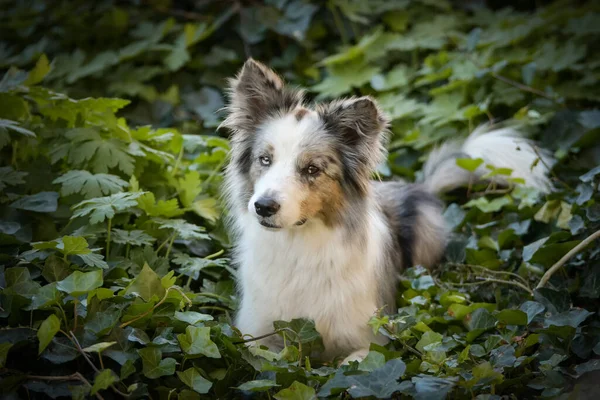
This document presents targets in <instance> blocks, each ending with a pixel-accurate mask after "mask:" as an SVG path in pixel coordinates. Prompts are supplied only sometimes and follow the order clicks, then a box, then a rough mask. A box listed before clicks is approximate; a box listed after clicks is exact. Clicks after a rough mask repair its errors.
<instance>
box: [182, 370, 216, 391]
mask: <svg viewBox="0 0 600 400" xmlns="http://www.w3.org/2000/svg"><path fill="white" fill-rule="evenodd" d="M177 376H178V377H179V379H181V381H182V382H183V383H185V384H186V385H188V386H189V387H190V388H192V389H194V391H196V392H197V393H200V394H206V393H208V391H209V390H210V388H211V387H212V382H211V381H209V380H208V379H206V378H204V377H203V376H202V375H200V373H199V372H198V370H197V369H196V368H193V367H192V368H188V369H186V370H185V371H183V372H179V371H177Z"/></svg>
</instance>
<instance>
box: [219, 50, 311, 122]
mask: <svg viewBox="0 0 600 400" xmlns="http://www.w3.org/2000/svg"><path fill="white" fill-rule="evenodd" d="M229 96H230V99H229V105H228V106H227V110H228V112H229V115H228V116H227V118H226V119H225V121H224V122H223V124H222V125H223V126H225V127H228V128H230V129H232V130H233V131H234V133H252V132H254V131H255V130H256V128H257V126H258V125H259V124H260V123H261V122H263V121H264V120H265V119H267V118H268V117H269V116H270V115H273V114H274V113H275V112H277V111H282V112H284V113H285V112H289V111H291V110H293V109H294V108H296V107H298V106H299V105H300V104H302V97H303V93H302V91H300V90H295V89H291V88H289V87H286V85H285V84H284V82H283V80H282V79H281V78H280V77H279V76H277V74H276V73H275V72H274V71H273V70H271V69H270V68H268V67H266V66H265V65H263V64H261V63H259V62H258V61H255V60H253V59H252V58H249V59H248V60H247V61H246V62H245V63H244V66H243V67H242V69H241V71H240V72H239V73H238V75H237V77H235V78H234V79H231V80H230V81H229Z"/></svg>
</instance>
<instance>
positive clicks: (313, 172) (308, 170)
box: [306, 165, 321, 175]
mask: <svg viewBox="0 0 600 400" xmlns="http://www.w3.org/2000/svg"><path fill="white" fill-rule="evenodd" d="M319 172H321V170H320V169H319V168H317V167H315V166H314V165H309V166H308V168H306V173H307V174H309V175H316V174H318V173H319Z"/></svg>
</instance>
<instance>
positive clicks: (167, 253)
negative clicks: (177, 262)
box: [165, 235, 177, 258]
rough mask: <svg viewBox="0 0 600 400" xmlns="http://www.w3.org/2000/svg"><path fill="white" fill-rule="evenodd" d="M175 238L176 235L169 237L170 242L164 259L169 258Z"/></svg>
mask: <svg viewBox="0 0 600 400" xmlns="http://www.w3.org/2000/svg"><path fill="white" fill-rule="evenodd" d="M176 236H177V235H173V236H171V240H170V241H169V247H167V252H166V254H165V257H167V258H168V257H169V254H170V253H171V248H172V247H173V242H174V241H175V237H176Z"/></svg>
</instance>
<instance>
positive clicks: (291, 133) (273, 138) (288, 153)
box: [260, 111, 322, 163]
mask: <svg viewBox="0 0 600 400" xmlns="http://www.w3.org/2000/svg"><path fill="white" fill-rule="evenodd" d="M321 126H322V124H321V122H320V121H319V118H318V116H317V114H316V113H314V112H310V111H309V112H307V113H306V114H305V115H304V116H303V118H302V119H300V120H298V119H297V117H296V115H294V114H288V115H286V116H284V117H282V118H277V119H274V120H271V121H269V122H267V123H266V124H264V125H263V126H262V127H261V129H260V133H261V137H262V138H263V140H264V141H265V143H268V144H269V145H270V146H271V147H272V148H273V150H274V153H275V154H274V155H273V156H274V159H275V162H277V161H278V160H284V161H286V162H291V163H295V162H296V159H297V158H298V156H299V155H300V152H301V150H302V144H303V142H307V141H308V140H309V139H311V138H313V137H315V135H317V134H318V132H319V131H320V130H321Z"/></svg>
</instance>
